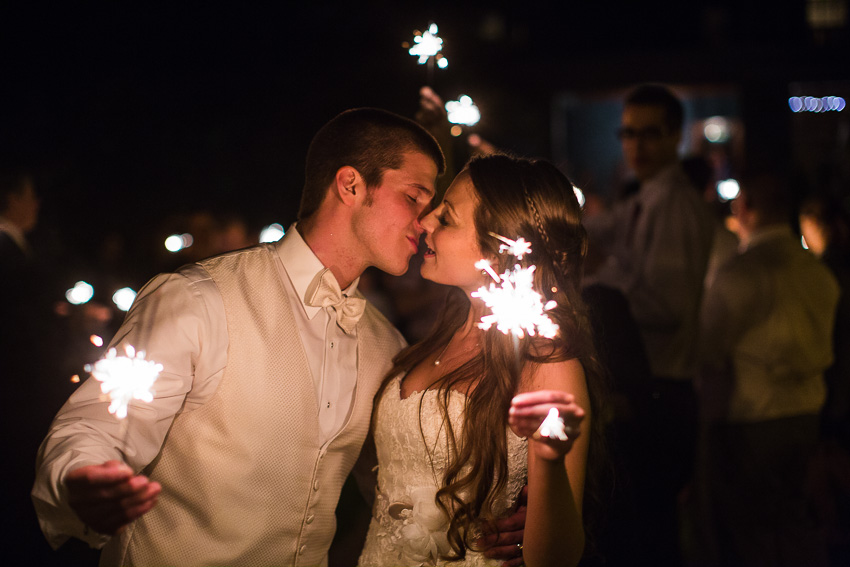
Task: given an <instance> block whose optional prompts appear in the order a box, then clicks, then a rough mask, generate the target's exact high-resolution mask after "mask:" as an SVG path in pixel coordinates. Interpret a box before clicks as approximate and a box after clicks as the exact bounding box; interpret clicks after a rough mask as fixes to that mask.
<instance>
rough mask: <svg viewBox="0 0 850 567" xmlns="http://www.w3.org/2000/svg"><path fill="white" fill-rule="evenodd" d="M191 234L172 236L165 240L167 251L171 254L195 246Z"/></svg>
mask: <svg viewBox="0 0 850 567" xmlns="http://www.w3.org/2000/svg"><path fill="white" fill-rule="evenodd" d="M194 242H195V239H194V238H192V235H191V234H172V235H171V236H169V237H168V238H166V239H165V249H166V250H168V251H169V252H180V251H181V250H185V249H186V248H189V247H190V246H191V245H192V244H194Z"/></svg>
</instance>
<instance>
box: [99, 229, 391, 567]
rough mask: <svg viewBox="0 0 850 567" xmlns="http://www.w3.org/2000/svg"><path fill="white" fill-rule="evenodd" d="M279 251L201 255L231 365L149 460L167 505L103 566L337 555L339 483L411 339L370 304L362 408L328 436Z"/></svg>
mask: <svg viewBox="0 0 850 567" xmlns="http://www.w3.org/2000/svg"><path fill="white" fill-rule="evenodd" d="M276 254H277V252H276V250H275V249H274V245H260V246H257V247H253V248H249V249H246V250H241V251H238V252H233V253H229V254H225V255H223V256H218V257H216V258H212V259H209V260H205V261H202V262H200V264H201V265H202V266H203V267H204V268H205V269H206V270H207V272H208V273H209V274H210V277H211V278H212V279H213V281H214V282H215V283H216V285H217V286H218V288H219V290H220V292H221V297H222V299H223V301H224V308H225V313H226V315H227V332H228V336H229V343H230V346H229V348H228V353H227V368H226V369H225V372H224V376H223V377H222V379H221V382H220V385H219V387H218V390H217V392H216V394H215V396H214V397H213V398H212V399H211V400H210V401H209V402H208V403H206V404H205V405H204V406H203V407H201V408H199V409H196V410H194V411H191V412H187V413H183V414H180V415H178V417H177V418H176V419H175V420H174V424H173V425H172V427H171V430H170V432H169V433H168V436H167V438H166V440H165V443H164V445H163V447H162V451H161V452H160V454H159V456H158V457H157V458H156V459H155V460H154V461H153V462H152V463H151V464H150V466H149V467H148V468H147V469H146V470H145V474H148V475H149V476H150V478H152V479H153V480H156V481H157V482H160V483H161V484H162V494H161V495H160V497H159V503H158V504H157V505H156V506H155V507H154V508H153V510H151V511H150V512H149V513H147V514H146V515H144V516H143V517H142V518H140V519H139V520H137V521H136V522H134V523H133V524H131V525H130V526H128V528H127V529H126V530H125V531H124V533H123V534H122V535H121V537H120V538H114V539H113V541H112V542H110V544H109V545H108V546H107V548H106V549H105V550H104V554H103V557H102V560H101V564H102V565H103V564H108V565H139V566H145V567H151V566H164V565H179V566H184V565H228V566H234V565H250V566H252V567H254V566H269V565H299V566H309V565H321V564H323V562H326V556H327V550H328V547H329V546H330V543H331V540H332V538H333V535H334V531H335V528H336V521H335V517H334V510H335V507H336V504H337V500H338V498H339V494H340V490H341V488H342V485H343V482H344V481H345V479H346V477H347V475H348V473H349V471H350V470H351V468H352V466H353V464H354V462H355V460H356V459H357V456H358V453H359V451H360V448H361V446H362V444H363V441H364V439H365V437H366V433H367V431H368V429H369V418H370V413H371V409H372V398H373V397H374V395H375V392H376V391H377V388H378V386H379V384H380V381H381V378H382V377H383V375H384V374H385V373H386V372H387V370H388V369H389V365H390V359H391V358H392V356H394V355H395V354H396V352H398V350H399V349H400V348H401V346H402V344H403V340H402V339H401V336H400V335H399V333H398V332H397V331H396V330H395V329H394V328H393V327H392V326H391V325H390V324H389V323H388V322H387V321H386V319H384V317H383V316H381V315H380V314H379V313H378V311H377V310H376V309H375V308H374V307H372V306H371V305H368V306H367V307H366V312H365V313H364V315H363V318H362V319H361V320H360V322H359V323H358V326H357V339H358V340H357V345H358V346H357V353H358V354H357V367H358V374H357V388H356V392H355V398H354V403H353V406H352V409H351V414H350V417H349V419H348V421H347V423H346V424H345V426H344V427H343V428H342V430H341V431H340V432H339V433H338V434H337V435H336V436H335V437H334V438H333V439H331V441H329V442H328V443H327V444H326V445H325V446H320V444H319V438H318V427H319V425H318V419H317V414H318V407H317V402H316V395H315V389H314V386H313V380H312V379H311V374H310V368H309V365H308V363H307V358H306V355H305V353H304V347H303V346H302V343H301V340H300V338H299V335H298V332H297V330H296V327H295V321H294V319H293V315H292V311H291V307H290V302H289V299H288V297H287V293H286V289H285V288H284V285H283V283H282V280H281V278H282V277H286V276H285V275H283V274H282V273H281V272H280V269H279V265H278V264H277V261H276V260H275V255H276ZM214 324H215V323H214Z"/></svg>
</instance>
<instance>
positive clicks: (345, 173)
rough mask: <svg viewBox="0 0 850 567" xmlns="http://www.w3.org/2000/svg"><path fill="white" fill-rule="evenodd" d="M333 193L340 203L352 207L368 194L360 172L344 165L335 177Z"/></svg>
mask: <svg viewBox="0 0 850 567" xmlns="http://www.w3.org/2000/svg"><path fill="white" fill-rule="evenodd" d="M333 193H334V197H336V198H337V199H338V200H339V201H341V202H342V203H344V204H346V205H349V206H350V205H353V204H354V203H356V202H357V200H358V198H360V197H361V196H362V195H364V194H365V193H366V184H365V183H364V182H363V177H362V176H361V175H360V172H359V171H357V170H356V169H355V168H353V167H351V166H350V165H344V166H342V167H340V168H339V169H338V170H337V172H336V175H335V176H334V183H333Z"/></svg>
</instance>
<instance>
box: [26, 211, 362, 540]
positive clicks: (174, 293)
mask: <svg viewBox="0 0 850 567" xmlns="http://www.w3.org/2000/svg"><path fill="white" fill-rule="evenodd" d="M277 251H278V255H277V260H279V268H280V270H281V273H282V274H283V275H284V276H285V277H282V278H281V279H282V281H283V283H284V285H285V287H286V290H287V294H288V295H289V298H290V301H291V305H292V310H293V314H294V317H295V320H296V325H297V326H298V330H299V332H300V334H301V337H302V342H303V344H304V349H305V352H306V355H307V359H308V361H309V364H310V369H311V371H312V375H313V376H312V379H313V385H314V387H315V392H316V400H317V402H318V406H319V408H320V409H319V416H318V417H319V424H320V439H321V442H322V443H323V444H325V443H327V441H329V440H330V439H331V438H332V437H333V436H334V435H335V434H336V433H337V432H338V431H339V430H340V429H341V428H342V426H343V425H344V423H345V421H346V418H347V417H348V414H349V412H350V410H351V405H352V402H353V394H354V390H355V385H356V380H357V336H356V333H357V331H356V329H355V331H354V332H353V334H352V335H347V334H346V333H345V332H344V331H343V330H342V329H341V328H340V327H339V326H338V325H337V324H336V313H335V312H334V311H333V309H332V308H331V307H328V308H321V307H311V306H308V305H305V303H304V295H305V292H306V290H307V288H308V287H309V285H310V283H311V282H312V280H313V279H314V278H315V277H317V276H318V275H319V274H320V273H321V272H322V271H323V270H324V266H323V265H322V263H321V262H320V261H319V259H318V258H317V257H316V255H315V254H314V253H313V252H312V250H310V248H309V246H308V245H307V244H306V242H304V240H303V238H302V237H301V235H300V234H299V233H298V231H297V230H296V228H295V225H293V226H292V227H290V229H289V231H288V232H287V233H286V235H285V236H284V237H283V239H282V240H281V241H280V242H279V243H278V246H277ZM358 282H359V279H358V280H355V281H354V282H353V283H352V284H351V286H349V287H348V288H347V289H346V290H344V291H343V293H345V294H353V293H354V292H355V291H356V288H357V284H358ZM127 345H132V346H133V347H134V348H135V349H136V350H137V351H145V353H146V358H147V359H148V360H153V361H156V362H158V363H160V364H162V366H163V370H162V372H161V373H160V376H159V378H158V379H157V381H156V383H155V384H154V390H155V392H154V400H153V401H152V402H151V403H149V404H148V403H144V402H137V401H134V402H132V403H131V404H130V405H131V407H130V409H129V412H128V418H127V419H126V426H127V429H128V431H127V434H126V435H125V434H124V432H123V431H122V429H121V422H119V421H118V420H117V419H116V418H115V417H114V416H113V415H111V414H109V413H108V412H107V410H106V406H107V405H108V401H105V400H102V399H101V391H100V383H99V382H97V381H96V380H94V379H93V378H89V379H88V380H86V381H85V382H84V383H83V384H82V385H81V386H80V387H79V389H78V390H77V391H76V392H74V394H73V395H72V396H71V397H70V398H69V400H68V401H67V402H66V403H65V405H64V406H63V407H62V409H61V410H60V411H59V413H58V415H57V416H56V418H55V420H54V422H53V424H52V425H51V428H50V432H49V434H48V438H47V439H46V440H45V442H44V443H43V444H42V447H41V449H40V450H39V459H38V461H39V462H38V467H37V475H36V482H35V487H34V489H33V496H34V500H35V503H36V510H37V511H38V512H39V520H40V522H41V525H42V529H43V531H44V532H45V535H46V536H47V538H48V541H49V542H50V543H51V545H53V546H54V547H58V546H59V545H61V544H62V543H63V542H64V541H65V540H66V539H67V537H68V535H73V536H75V537H78V538H80V539H83V540H84V541H87V542H89V543H90V544H92V545H95V546H100V545H103V543H105V541H106V539H107V538H104V537H103V536H99V535H98V534H94V533H87V532H84V529H83V528H84V527H83V526H82V524H81V523H80V522H79V520H78V519H77V518H76V516H75V515H74V514H73V513H72V512H70V510H69V509H67V508H66V509H65V512H66V513H64V514H56V513H54V512H53V511H55V509H56V508H55V507H56V506H59V507H60V508H61V507H63V506H67V502H66V498H64V497H63V496H64V487H63V485H62V479H64V477H65V475H66V474H67V473H68V472H69V471H71V470H73V469H76V468H79V467H82V466H86V465H93V464H100V463H103V462H105V461H108V460H111V459H117V460H123V461H124V462H126V463H127V464H128V465H129V466H131V467H132V468H133V469H134V470H136V471H140V470H141V469H143V468H144V467H145V466H147V465H148V464H149V463H150V462H151V461H152V460H153V459H154V458H155V457H156V456H157V454H158V453H159V451H160V449H161V447H162V444H163V442H164V440H165V437H166V435H167V433H168V430H169V428H170V426H171V423H172V421H173V420H174V417H175V416H176V415H177V414H178V413H181V412H188V411H192V410H194V409H196V408H198V407H200V406H202V405H203V404H204V403H206V402H207V401H208V400H210V399H211V398H212V396H213V395H214V394H215V392H216V389H217V387H218V384H219V381H220V380H221V377H222V375H223V374H224V370H225V367H226V366H227V349H228V335H227V321H226V316H225V311H224V304H223V302H222V299H221V295H220V294H219V291H218V288H217V287H216V285H215V284H214V283H213V281H212V280H211V279H210V277H209V275H208V274H207V273H206V271H205V270H204V269H203V268H201V267H200V266H199V265H197V264H191V265H188V266H184V267H182V268H181V269H180V270H178V271H177V272H176V273H169V274H160V275H158V276H156V277H154V278H153V279H152V280H151V281H150V282H148V283H147V284H146V285H145V287H144V288H143V289H142V290H141V291H140V292H139V295H138V297H137V298H136V301H135V302H134V304H133V306H132V308H131V309H130V311H129V312H128V314H127V318H126V319H125V321H124V323H123V324H122V326H121V328H120V329H119V330H118V332H117V333H116V335H115V337H114V338H113V340H112V342H111V343H110V347H115V348H117V349H118V351H119V354H123V353H124V349H125V347H126V346H127ZM41 501H43V502H47V503H49V505H48V506H45V505H42V504H41ZM48 511H49V512H48Z"/></svg>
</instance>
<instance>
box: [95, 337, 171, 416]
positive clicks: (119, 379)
mask: <svg viewBox="0 0 850 567" xmlns="http://www.w3.org/2000/svg"><path fill="white" fill-rule="evenodd" d="M124 350H125V352H126V354H127V356H117V352H116V350H115V349H114V348H111V349H109V351H108V352H107V353H106V357H104V358H102V359H100V360H98V361H97V362H95V363H94V364H87V365H86V367H85V369H86V371H87V372H90V373H91V375H92V376H93V377H94V378H95V380H98V381H99V382H100V383H101V384H100V390H101V392H103V394H104V395H106V396H108V398H109V400H110V401H111V403H110V404H109V413H111V414H114V415H115V417H117V418H118V419H124V418H125V417H127V406H128V405H129V404H130V401H131V400H133V399H136V400H141V401H143V402H151V401H153V391H152V390H151V388H152V387H153V384H154V382H156V379H157V378H158V377H159V373H160V372H162V365H161V364H158V363H156V362H154V361H152V360H145V353H144V352H143V351H140V352H136V349H135V348H133V347H132V346H131V345H127V346H126V347H125V349H124Z"/></svg>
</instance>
